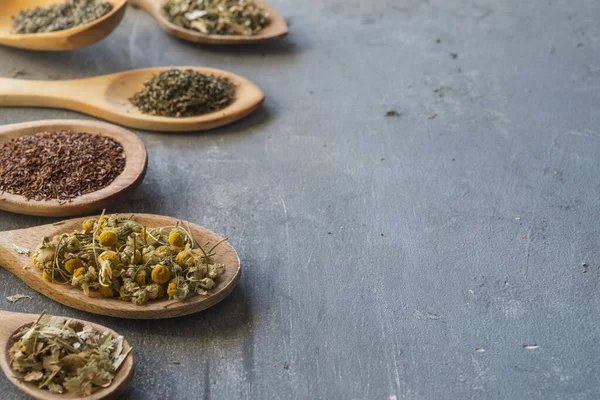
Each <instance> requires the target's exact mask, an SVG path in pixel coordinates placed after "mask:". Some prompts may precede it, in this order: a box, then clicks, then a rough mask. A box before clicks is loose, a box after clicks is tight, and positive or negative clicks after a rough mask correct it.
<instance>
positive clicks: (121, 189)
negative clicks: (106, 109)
mask: <svg viewBox="0 0 600 400" xmlns="http://www.w3.org/2000/svg"><path fill="white" fill-rule="evenodd" d="M61 130H73V131H75V132H87V133H91V134H100V135H102V136H107V137H111V138H113V139H115V140H116V141H118V142H119V143H121V145H123V150H124V152H125V156H126V157H127V159H126V164H125V169H124V170H123V172H122V173H121V174H120V175H119V176H117V177H116V178H115V180H114V181H112V182H111V184H110V185H108V186H107V187H105V188H103V189H100V190H98V191H96V192H92V193H88V194H84V195H82V196H79V197H76V198H75V199H73V200H72V201H59V200H48V201H35V200H27V199H25V197H23V196H20V195H14V194H10V193H6V192H5V193H1V192H0V210H4V211H10V212H14V213H18V214H28V215H38V216H46V217H66V216H74V215H82V214H86V213H90V212H93V211H96V210H100V209H102V208H105V207H107V206H108V205H110V204H111V203H113V202H115V201H116V200H118V199H119V198H120V197H121V196H123V195H124V194H125V193H127V192H128V191H129V190H131V189H133V188H135V187H136V186H138V185H139V184H140V183H141V182H142V180H143V179H144V176H145V175H146V168H147V165H148V156H147V153H146V148H145V147H144V144H143V143H142V141H141V140H140V139H138V137H137V136H136V135H135V134H133V133H132V132H130V131H128V130H126V129H123V128H121V127H118V126H115V125H111V124H107V123H105V122H99V121H83V120H49V121H35V122H26V123H22V124H14V125H5V126H0V146H2V145H3V144H4V143H5V142H8V141H9V140H11V139H14V138H18V137H21V136H28V135H34V134H36V133H39V132H44V131H49V132H52V131H61Z"/></svg>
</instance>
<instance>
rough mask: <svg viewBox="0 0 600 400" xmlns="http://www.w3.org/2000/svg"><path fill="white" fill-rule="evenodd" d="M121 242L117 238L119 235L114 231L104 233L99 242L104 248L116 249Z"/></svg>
mask: <svg viewBox="0 0 600 400" xmlns="http://www.w3.org/2000/svg"><path fill="white" fill-rule="evenodd" d="M118 241H119V238H118V237H117V234H116V233H114V232H113V231H104V232H102V233H101V234H100V237H99V238H98V242H99V243H100V244H101V245H102V246H106V247H111V248H112V247H115V246H116V245H117V243H118Z"/></svg>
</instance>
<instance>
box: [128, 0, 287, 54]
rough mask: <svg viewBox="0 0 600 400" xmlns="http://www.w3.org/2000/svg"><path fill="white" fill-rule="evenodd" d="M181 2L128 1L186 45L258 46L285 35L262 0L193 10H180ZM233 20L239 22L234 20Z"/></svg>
mask: <svg viewBox="0 0 600 400" xmlns="http://www.w3.org/2000/svg"><path fill="white" fill-rule="evenodd" d="M183 3H184V2H183V1H182V0H129V4H131V5H132V6H136V7H139V8H142V9H144V10H145V11H146V12H148V13H149V14H150V15H152V16H153V17H154V18H155V19H156V20H157V21H158V23H159V24H160V26H161V27H162V28H163V29H164V30H165V31H166V32H167V33H169V34H171V35H173V36H175V37H177V38H179V39H183V40H187V41H190V42H196V43H206V44H223V45H229V44H248V43H260V42H265V41H269V40H273V39H276V38H279V37H282V36H285V35H287V33H288V26H287V24H286V22H285V20H284V19H283V17H282V16H281V15H279V13H278V12H277V11H276V10H275V9H274V8H273V7H271V6H270V5H268V4H267V3H265V2H264V1H262V0H207V1H205V2H202V1H196V3H197V6H198V7H199V8H196V9H193V10H190V9H187V8H186V7H183ZM186 4H189V2H186ZM224 13H225V15H224ZM236 18H238V19H241V20H240V21H235V20H236ZM212 21H219V22H218V24H217V23H212ZM224 21H227V22H229V23H227V24H224ZM248 25H254V26H250V27H249V26H248Z"/></svg>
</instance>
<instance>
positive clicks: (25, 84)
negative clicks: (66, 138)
mask: <svg viewBox="0 0 600 400" xmlns="http://www.w3.org/2000/svg"><path fill="white" fill-rule="evenodd" d="M171 68H177V69H193V70H196V71H198V72H200V73H204V74H212V75H215V76H220V77H226V78H228V79H229V80H230V81H231V82H232V83H233V84H234V85H235V99H234V101H233V103H231V104H230V105H228V106H227V107H225V108H223V109H221V110H218V111H214V112H211V113H208V114H203V115H199V116H196V117H186V118H169V117H159V116H154V115H150V114H144V113H142V112H141V111H140V110H138V109H137V108H136V107H135V106H134V105H133V104H131V102H130V101H129V99H130V98H131V97H133V95H134V94H135V93H137V92H139V91H140V90H142V89H143V87H144V83H145V82H146V81H148V80H150V79H151V78H152V77H153V76H154V75H157V74H159V73H160V72H162V71H165V70H168V69H171ZM264 98H265V96H264V94H263V92H262V90H260V88H259V87H258V86H256V85H255V84H254V83H252V82H250V81H249V80H247V79H245V78H242V77H241V76H239V75H236V74H232V73H230V72H226V71H222V70H219V69H213V68H199V67H162V68H146V69H137V70H131V71H125V72H119V73H116V74H111V75H102V76H97V77H94V78H86V79H77V80H67V81H32V80H23V79H7V78H0V106H32V107H51V108H64V109H67V110H73V111H79V112H82V113H85V114H90V115H93V116H95V117H99V118H103V119H106V120H109V121H112V122H116V123H118V124H120V125H124V126H129V127H132V128H138V129H146V130H151V131H169V132H171V131H175V132H180V131H199V130H205V129H211V128H215V127H218V126H223V125H227V124H230V123H232V122H234V121H237V120H239V119H241V118H243V117H245V116H246V115H248V114H250V113H251V112H253V111H254V110H256V109H257V108H258V107H259V106H260V105H261V104H262V102H263V101H264Z"/></svg>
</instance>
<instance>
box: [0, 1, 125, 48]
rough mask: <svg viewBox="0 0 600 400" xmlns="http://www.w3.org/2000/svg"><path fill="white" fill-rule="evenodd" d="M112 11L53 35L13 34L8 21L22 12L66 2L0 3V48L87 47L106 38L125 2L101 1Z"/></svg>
mask: <svg viewBox="0 0 600 400" xmlns="http://www.w3.org/2000/svg"><path fill="white" fill-rule="evenodd" d="M103 1H108V2H109V3H112V5H113V9H112V10H111V11H110V12H109V13H108V14H106V15H104V16H103V17H102V18H99V19H97V20H95V21H92V22H90V23H89V24H85V25H81V26H76V27H74V28H71V29H66V30H63V31H57V32H48V33H29V34H14V33H11V32H12V31H13V21H12V17H13V16H16V15H17V14H19V11H21V10H23V9H32V8H35V7H47V6H49V5H51V4H61V3H65V2H66V0H2V7H0V44H3V45H5V46H11V47H20V48H23V49H29V50H46V51H50V50H53V51H58V50H75V49H79V48H82V47H86V46H90V45H92V44H94V43H96V42H98V41H100V40H102V39H104V38H105V37H106V36H108V35H109V34H110V33H111V32H112V31H113V30H114V29H115V28H116V27H117V26H118V25H119V23H120V22H121V20H122V19H123V15H124V14H125V9H126V8H127V7H125V6H126V5H127V0H103Z"/></svg>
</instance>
